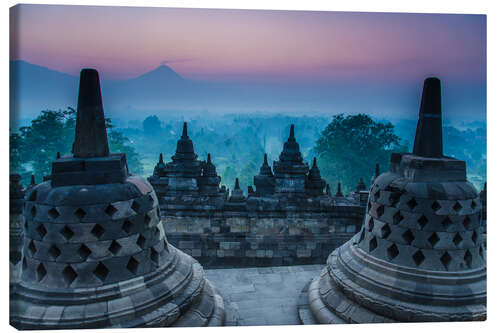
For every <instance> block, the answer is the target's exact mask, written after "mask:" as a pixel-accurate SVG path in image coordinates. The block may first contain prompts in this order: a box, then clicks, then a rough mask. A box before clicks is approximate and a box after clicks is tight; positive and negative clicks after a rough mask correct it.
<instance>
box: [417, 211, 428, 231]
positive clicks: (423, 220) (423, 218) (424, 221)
mask: <svg viewBox="0 0 500 333" xmlns="http://www.w3.org/2000/svg"><path fill="white" fill-rule="evenodd" d="M417 223H418V225H419V226H420V229H423V228H424V227H425V225H426V224H427V223H429V220H428V219H427V217H426V216H425V215H424V214H422V216H420V218H419V219H418V220H417Z"/></svg>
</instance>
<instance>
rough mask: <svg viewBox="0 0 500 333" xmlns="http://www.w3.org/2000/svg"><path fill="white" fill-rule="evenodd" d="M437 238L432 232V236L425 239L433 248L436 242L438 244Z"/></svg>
mask: <svg viewBox="0 0 500 333" xmlns="http://www.w3.org/2000/svg"><path fill="white" fill-rule="evenodd" d="M439 239H440V238H439V236H438V235H437V234H436V233H435V232H433V233H432V235H431V236H430V237H429V238H427V240H428V241H429V243H430V244H431V246H432V247H433V248H434V245H436V243H437V242H439Z"/></svg>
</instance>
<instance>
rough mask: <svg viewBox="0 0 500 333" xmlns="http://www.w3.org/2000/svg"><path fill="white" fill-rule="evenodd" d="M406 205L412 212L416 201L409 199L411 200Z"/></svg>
mask: <svg viewBox="0 0 500 333" xmlns="http://www.w3.org/2000/svg"><path fill="white" fill-rule="evenodd" d="M406 204H407V205H408V207H410V209H412V210H413V209H414V208H415V207H417V200H415V198H411V200H410V201H408V202H407V203H406Z"/></svg>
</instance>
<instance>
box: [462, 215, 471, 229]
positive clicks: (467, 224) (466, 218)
mask: <svg viewBox="0 0 500 333" xmlns="http://www.w3.org/2000/svg"><path fill="white" fill-rule="evenodd" d="M470 223H471V220H470V217H469V216H466V217H464V221H463V225H464V228H465V229H469V226H470Z"/></svg>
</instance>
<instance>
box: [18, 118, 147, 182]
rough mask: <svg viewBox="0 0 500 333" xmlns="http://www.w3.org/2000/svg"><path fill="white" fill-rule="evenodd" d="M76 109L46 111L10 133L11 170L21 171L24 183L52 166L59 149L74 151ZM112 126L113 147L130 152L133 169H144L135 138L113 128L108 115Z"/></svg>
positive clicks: (109, 134)
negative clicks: (127, 136) (132, 144)
mask: <svg viewBox="0 0 500 333" xmlns="http://www.w3.org/2000/svg"><path fill="white" fill-rule="evenodd" d="M75 125H76V111H75V110H74V109H73V108H67V109H66V110H59V111H53V110H46V111H42V112H41V113H40V115H39V116H38V117H36V118H35V119H33V120H32V121H31V125H30V126H24V127H21V128H20V129H19V133H17V132H12V133H11V134H10V172H11V173H20V174H21V175H22V176H23V183H27V182H28V181H29V178H30V174H34V175H35V178H36V180H37V182H39V181H41V180H42V179H43V176H46V175H49V174H50V173H51V170H52V161H53V160H54V159H55V158H56V156H57V153H58V152H59V153H60V154H61V155H66V154H70V153H71V147H72V145H73V141H74V138H75ZM106 127H107V128H108V140H109V149H110V151H111V152H115V153H118V152H120V153H126V154H127V163H128V165H129V169H130V171H131V172H133V173H142V171H143V170H142V164H141V161H140V159H139V155H138V154H137V152H136V151H135V149H134V148H133V147H132V146H131V142H130V140H129V139H127V138H126V137H125V136H124V135H123V134H122V133H121V132H119V131H116V130H114V129H113V126H112V124H111V120H110V119H109V118H107V119H106Z"/></svg>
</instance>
